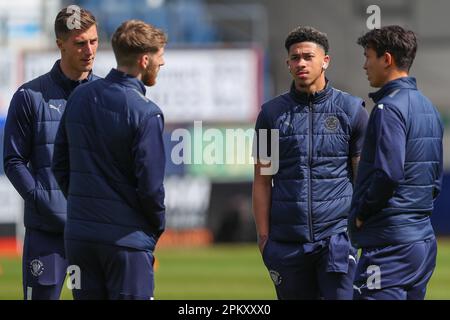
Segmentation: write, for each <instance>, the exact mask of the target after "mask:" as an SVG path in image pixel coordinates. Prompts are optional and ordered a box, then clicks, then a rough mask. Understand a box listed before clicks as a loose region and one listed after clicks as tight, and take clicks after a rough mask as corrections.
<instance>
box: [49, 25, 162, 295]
mask: <svg viewBox="0 0 450 320" xmlns="http://www.w3.org/2000/svg"><path fill="white" fill-rule="evenodd" d="M166 41H167V40H166V36H165V34H164V33H163V32H162V31H161V30H159V29H156V28H154V27H153V26H151V25H149V24H146V23H144V22H142V21H138V20H130V21H126V22H124V23H123V24H122V25H121V26H120V27H119V28H118V29H117V30H116V32H115V33H114V35H113V38H112V47H113V50H114V54H115V57H116V60H117V68H116V69H112V70H111V71H110V72H109V74H108V75H107V76H106V78H105V79H101V80H98V81H96V82H94V83H91V84H87V85H84V86H81V87H80V88H79V89H77V90H76V91H75V92H74V93H73V95H72V97H71V98H70V99H69V101H68V103H67V107H66V111H65V113H64V115H63V119H62V120H61V124H60V127H59V130H58V134H57V137H56V143H55V153H54V158H53V167H52V169H53V172H54V174H55V177H56V180H57V181H58V183H59V185H60V187H61V190H62V191H63V192H64V194H65V195H66V197H67V201H68V212H67V225H66V230H65V243H66V249H67V256H68V259H69V262H70V264H72V265H77V266H78V267H79V269H80V273H81V283H80V285H79V286H78V288H75V289H74V290H73V291H72V292H73V295H74V298H75V299H114V300H116V299H121V300H122V299H146V300H147V299H153V288H154V285H153V283H154V282H153V262H154V257H153V251H154V249H155V246H156V243H157V241H158V239H159V237H160V235H161V234H162V232H163V231H164V228H165V206H164V187H163V179H164V168H165V155H164V144H163V137H162V132H163V126H164V121H163V114H162V111H161V110H160V109H159V107H158V106H157V105H156V104H154V103H153V102H152V101H150V100H149V99H148V98H147V97H146V96H145V92H146V89H145V85H147V86H153V85H154V84H155V83H156V77H157V75H158V71H159V69H160V67H161V66H162V65H164V58H163V54H164V46H165V44H166Z"/></svg>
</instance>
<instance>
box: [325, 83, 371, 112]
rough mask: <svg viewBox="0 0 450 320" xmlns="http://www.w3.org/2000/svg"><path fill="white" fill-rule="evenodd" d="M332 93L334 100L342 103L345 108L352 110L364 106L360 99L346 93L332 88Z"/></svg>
mask: <svg viewBox="0 0 450 320" xmlns="http://www.w3.org/2000/svg"><path fill="white" fill-rule="evenodd" d="M332 91H333V97H334V99H335V100H338V101H342V102H343V104H344V105H345V106H350V107H353V108H355V107H361V106H363V107H364V106H365V102H364V100H363V99H362V98H361V97H358V96H355V95H352V94H350V93H348V92H346V91H343V90H340V89H336V88H334V87H333V88H332Z"/></svg>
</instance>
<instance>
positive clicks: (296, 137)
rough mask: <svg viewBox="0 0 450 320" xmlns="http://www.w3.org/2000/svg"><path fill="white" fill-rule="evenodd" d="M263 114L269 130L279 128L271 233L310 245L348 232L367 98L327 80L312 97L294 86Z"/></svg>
mask: <svg viewBox="0 0 450 320" xmlns="http://www.w3.org/2000/svg"><path fill="white" fill-rule="evenodd" d="M260 118H263V119H265V120H264V122H265V123H267V125H266V129H268V128H270V129H278V130H279V170H278V172H277V173H276V174H274V175H273V187H272V199H271V210H270V230H269V237H270V238H271V239H272V240H275V241H281V242H297V243H306V242H315V241H319V240H323V239H326V238H328V237H330V236H332V235H334V234H338V233H341V232H344V231H346V230H347V217H348V213H349V210H350V203H351V197H352V193H353V187H352V170H351V158H352V157H354V156H358V155H359V153H360V150H359V147H356V148H355V146H356V145H358V143H356V141H355V140H359V141H361V142H362V139H363V134H364V133H363V132H364V130H365V125H366V123H367V118H368V116H367V111H366V110H365V109H364V101H363V100H362V99H360V98H357V97H354V96H351V95H350V94H348V93H345V92H342V91H340V90H337V89H335V88H333V87H332V86H331V85H330V84H329V83H328V82H327V85H326V87H325V89H324V90H322V91H320V92H317V93H315V94H313V95H306V94H302V93H300V92H298V91H297V90H296V89H295V87H294V84H293V85H292V87H291V90H290V92H288V93H285V94H283V95H280V96H278V97H276V98H274V99H272V100H270V101H269V102H267V103H265V104H264V105H263V106H262V110H261V113H260ZM361 119H362V121H361ZM357 123H358V124H357ZM358 125H359V126H361V128H359V129H358V128H356V127H357V126H358ZM258 127H259V126H258V124H257V128H256V129H259V128H261V127H259V128H258ZM357 131H358V132H357ZM361 135H362V136H361ZM360 144H362V143H360ZM272 149H273V146H272Z"/></svg>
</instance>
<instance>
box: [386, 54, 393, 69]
mask: <svg viewBox="0 0 450 320" xmlns="http://www.w3.org/2000/svg"><path fill="white" fill-rule="evenodd" d="M384 63H385V65H386V68H389V67H390V66H392V65H393V64H394V57H393V56H392V54H390V53H389V52H385V53H384Z"/></svg>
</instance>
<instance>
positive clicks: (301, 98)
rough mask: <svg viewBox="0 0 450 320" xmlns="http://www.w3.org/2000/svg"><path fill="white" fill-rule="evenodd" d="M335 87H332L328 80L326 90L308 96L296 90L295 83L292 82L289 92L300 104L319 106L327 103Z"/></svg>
mask: <svg viewBox="0 0 450 320" xmlns="http://www.w3.org/2000/svg"><path fill="white" fill-rule="evenodd" d="M332 90H333V87H332V86H331V85H330V82H329V81H328V79H326V84H325V88H324V89H323V90H321V91H317V92H315V93H313V94H308V93H305V92H300V91H298V90H297V89H296V88H295V82H294V81H292V84H291V90H290V91H289V94H290V96H291V97H292V98H293V99H294V100H295V101H296V102H298V103H300V104H309V103H313V104H317V103H321V102H323V101H325V100H326V99H327V98H328V97H329V96H330V95H331V93H332Z"/></svg>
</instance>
